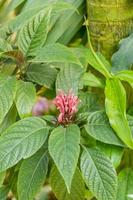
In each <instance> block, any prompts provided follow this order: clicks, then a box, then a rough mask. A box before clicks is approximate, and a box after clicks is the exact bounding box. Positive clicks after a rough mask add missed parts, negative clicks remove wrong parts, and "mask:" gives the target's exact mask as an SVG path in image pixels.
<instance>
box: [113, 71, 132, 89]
mask: <svg viewBox="0 0 133 200" xmlns="http://www.w3.org/2000/svg"><path fill="white" fill-rule="evenodd" d="M116 76H117V77H118V78H119V79H120V80H122V81H126V82H128V83H129V84H130V85H131V87H133V71H129V70H123V71H120V72H118V73H117V74H116Z"/></svg>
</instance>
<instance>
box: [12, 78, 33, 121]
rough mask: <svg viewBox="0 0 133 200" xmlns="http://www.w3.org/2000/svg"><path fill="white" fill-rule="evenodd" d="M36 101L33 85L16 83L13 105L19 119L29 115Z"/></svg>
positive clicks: (22, 82)
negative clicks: (14, 104)
mask: <svg viewBox="0 0 133 200" xmlns="http://www.w3.org/2000/svg"><path fill="white" fill-rule="evenodd" d="M35 100H36V89H35V86H34V85H33V83H30V82H24V81H22V80H21V81H18V82H17V91H16V98H15V103H16V107H17V110H18V113H19V115H20V117H21V118H24V117H26V116H28V115H29V114H30V113H31V110H32V107H33V105H34V103H35Z"/></svg>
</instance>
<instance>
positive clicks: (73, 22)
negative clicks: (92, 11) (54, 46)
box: [46, 0, 85, 44]
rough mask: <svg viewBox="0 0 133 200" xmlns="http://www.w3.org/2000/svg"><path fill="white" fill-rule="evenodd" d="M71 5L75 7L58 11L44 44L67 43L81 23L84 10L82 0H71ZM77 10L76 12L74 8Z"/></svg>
mask: <svg viewBox="0 0 133 200" xmlns="http://www.w3.org/2000/svg"><path fill="white" fill-rule="evenodd" d="M69 3H71V6H73V7H74V8H75V9H71V10H70V9H69V10H68V9H67V10H64V12H62V13H59V17H58V20H56V22H55V24H54V26H53V28H52V29H51V30H50V31H49V34H48V37H47V41H46V44H49V43H54V42H59V43H61V44H68V42H69V41H70V40H71V39H72V38H73V37H74V35H75V34H76V33H77V31H78V30H79V29H80V28H81V26H82V24H83V16H84V12H85V5H84V0H71V1H69ZM76 9H77V10H78V12H76V11H75V10H76Z"/></svg>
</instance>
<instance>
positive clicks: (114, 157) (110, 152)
mask: <svg viewBox="0 0 133 200" xmlns="http://www.w3.org/2000/svg"><path fill="white" fill-rule="evenodd" d="M97 146H98V148H99V149H100V150H101V151H102V152H103V153H104V154H105V155H106V156H107V157H108V158H109V159H110V160H111V162H112V164H113V166H114V167H115V168H117V167H118V166H119V165H120V163H121V159H122V156H123V152H124V149H123V148H121V147H117V146H114V145H108V144H103V143H101V142H98V143H97Z"/></svg>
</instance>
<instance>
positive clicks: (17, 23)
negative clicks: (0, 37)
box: [9, 6, 43, 32]
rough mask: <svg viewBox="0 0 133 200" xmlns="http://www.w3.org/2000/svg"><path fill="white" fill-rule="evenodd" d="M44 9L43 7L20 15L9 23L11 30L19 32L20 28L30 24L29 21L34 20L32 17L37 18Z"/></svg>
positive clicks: (30, 9)
mask: <svg viewBox="0 0 133 200" xmlns="http://www.w3.org/2000/svg"><path fill="white" fill-rule="evenodd" d="M42 9H43V7H42V6H39V7H36V8H31V7H29V9H28V10H27V11H25V12H22V13H20V14H19V15H18V16H16V17H15V18H14V19H13V20H12V21H11V22H9V28H10V30H11V31H12V32H15V31H18V30H19V29H20V28H22V27H23V26H24V25H25V24H26V23H28V21H29V20H31V19H32V17H35V15H36V14H37V13H39V12H40V11H41V10H42Z"/></svg>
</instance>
